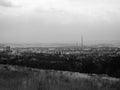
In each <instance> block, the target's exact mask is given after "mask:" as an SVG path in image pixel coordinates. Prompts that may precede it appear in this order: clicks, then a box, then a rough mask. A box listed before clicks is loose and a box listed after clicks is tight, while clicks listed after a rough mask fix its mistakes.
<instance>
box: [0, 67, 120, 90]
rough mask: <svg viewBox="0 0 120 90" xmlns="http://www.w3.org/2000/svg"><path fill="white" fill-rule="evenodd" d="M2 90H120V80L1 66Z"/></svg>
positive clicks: (0, 84) (0, 88) (0, 89)
mask: <svg viewBox="0 0 120 90" xmlns="http://www.w3.org/2000/svg"><path fill="white" fill-rule="evenodd" d="M0 90H120V80H119V79H118V78H112V77H107V76H100V75H92V74H91V75H88V74H82V73H77V72H68V71H56V70H42V69H33V68H27V67H19V66H11V65H0Z"/></svg>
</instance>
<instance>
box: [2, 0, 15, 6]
mask: <svg viewBox="0 0 120 90" xmlns="http://www.w3.org/2000/svg"><path fill="white" fill-rule="evenodd" d="M0 6H3V7H13V6H14V5H13V4H12V2H10V1H8V0H0Z"/></svg>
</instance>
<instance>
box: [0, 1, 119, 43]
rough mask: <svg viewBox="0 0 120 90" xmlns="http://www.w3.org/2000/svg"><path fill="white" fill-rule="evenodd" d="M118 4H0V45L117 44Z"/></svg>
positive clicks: (2, 2) (52, 2) (15, 2)
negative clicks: (82, 41)
mask: <svg viewBox="0 0 120 90" xmlns="http://www.w3.org/2000/svg"><path fill="white" fill-rule="evenodd" d="M119 4H120V1H119V0H0V42H1V43H80V42H81V36H83V37H84V42H85V43H89V42H90V43H106V42H109V43H110V42H111V43H113V42H119V40H120V39H119V38H120V30H119V29H120V6H119Z"/></svg>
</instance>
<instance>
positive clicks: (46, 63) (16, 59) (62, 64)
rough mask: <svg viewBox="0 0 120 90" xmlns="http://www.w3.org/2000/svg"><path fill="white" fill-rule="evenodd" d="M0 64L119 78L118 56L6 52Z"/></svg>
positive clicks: (119, 61) (3, 53) (0, 56)
mask: <svg viewBox="0 0 120 90" xmlns="http://www.w3.org/2000/svg"><path fill="white" fill-rule="evenodd" d="M0 64H9V65H19V66H26V67H31V68H38V69H54V70H62V71H72V72H80V73H89V74H92V73H95V74H106V75H108V76H112V77H117V78H120V55H114V56H109V55H106V54H105V55H103V56H99V53H97V54H95V55H94V54H91V55H86V54H85V55H84V54H82V53H81V54H80V55H79V54H78V55H77V54H75V55H74V54H73V55H72V54H71V55H66V54H65V55H59V54H44V53H29V52H26V53H22V54H21V55H11V54H9V53H6V52H1V53H0Z"/></svg>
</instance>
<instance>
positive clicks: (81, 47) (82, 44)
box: [81, 36, 83, 48]
mask: <svg viewBox="0 0 120 90" xmlns="http://www.w3.org/2000/svg"><path fill="white" fill-rule="evenodd" d="M81 48H83V36H81Z"/></svg>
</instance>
